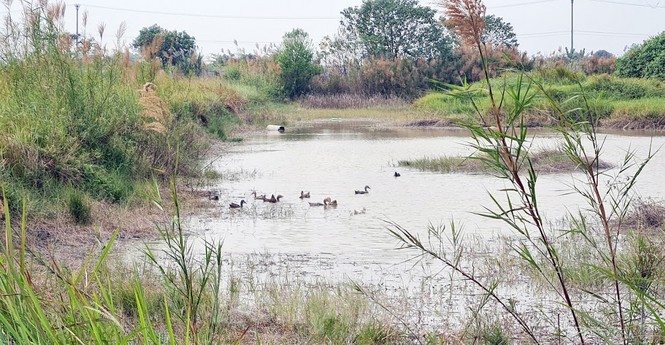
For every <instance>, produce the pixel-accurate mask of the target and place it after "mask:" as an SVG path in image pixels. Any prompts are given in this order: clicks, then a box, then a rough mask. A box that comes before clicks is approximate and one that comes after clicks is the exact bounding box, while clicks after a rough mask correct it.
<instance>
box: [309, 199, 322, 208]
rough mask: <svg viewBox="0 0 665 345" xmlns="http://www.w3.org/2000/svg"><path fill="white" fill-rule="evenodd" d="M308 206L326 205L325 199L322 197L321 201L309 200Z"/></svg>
mask: <svg viewBox="0 0 665 345" xmlns="http://www.w3.org/2000/svg"><path fill="white" fill-rule="evenodd" d="M309 206H311V207H317V206H326V199H323V202H310V203H309Z"/></svg>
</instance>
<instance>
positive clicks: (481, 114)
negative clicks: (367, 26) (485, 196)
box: [391, 0, 665, 344]
mask: <svg viewBox="0 0 665 345" xmlns="http://www.w3.org/2000/svg"><path fill="white" fill-rule="evenodd" d="M443 7H444V9H445V11H446V15H447V17H448V21H447V23H448V25H449V27H450V28H451V29H452V30H455V31H456V33H457V34H458V35H459V36H460V37H463V38H464V39H466V40H468V43H469V44H472V45H474V46H475V47H476V49H477V50H478V53H479V54H480V56H481V60H482V64H483V70H484V74H485V83H484V84H483V86H484V89H483V90H477V89H476V90H473V89H471V88H470V86H469V85H468V84H466V83H464V85H463V86H461V87H458V86H453V85H446V87H447V88H448V90H449V91H448V92H447V94H448V95H450V96H452V97H454V98H457V99H460V100H462V101H463V102H464V103H466V104H470V105H471V106H472V107H473V109H474V113H473V114H472V115H471V116H469V117H468V118H467V119H465V120H463V121H461V122H460V124H461V125H462V126H463V127H464V128H466V129H467V130H469V132H470V134H471V139H472V141H473V142H472V144H471V146H472V147H473V148H474V149H475V150H476V151H478V152H479V153H480V154H476V155H473V156H472V157H471V159H477V160H479V161H481V162H482V163H483V165H485V167H486V168H487V169H489V170H490V171H492V173H493V174H494V175H496V176H498V177H499V178H501V179H503V180H504V181H506V184H507V187H506V188H505V189H503V190H501V191H499V192H498V193H490V199H491V203H492V206H491V207H485V210H486V211H485V212H482V213H480V215H482V216H484V217H487V218H490V219H495V220H498V221H500V222H502V223H503V224H505V225H507V226H508V228H510V229H512V230H513V231H514V233H515V235H516V236H517V240H516V242H515V244H513V246H512V249H513V251H514V253H515V254H516V255H517V256H518V257H519V258H520V259H521V260H522V261H523V263H524V264H525V266H526V267H528V268H530V269H531V270H533V272H534V273H535V274H536V276H538V277H539V278H540V279H542V280H543V281H544V282H546V284H545V285H546V286H547V287H548V288H549V290H550V291H551V292H553V293H554V294H556V296H558V298H559V299H560V302H561V303H562V305H564V306H565V310H566V311H567V313H568V314H569V320H570V322H571V324H572V330H573V334H572V335H568V334H567V332H566V331H565V329H564V330H562V329H561V328H560V326H555V329H553V330H550V331H548V333H546V334H542V333H536V332H535V331H534V328H533V326H532V325H531V323H530V322H529V321H528V319H527V318H526V317H525V316H524V314H522V312H520V311H519V310H518V309H516V308H515V306H514V303H512V302H511V300H510V299H508V298H505V297H503V296H502V295H501V294H500V293H499V292H498V290H497V288H498V286H499V282H498V280H496V279H482V278H480V277H478V276H476V275H475V274H474V271H473V270H469V269H468V268H466V266H465V265H464V264H463V263H464V262H468V261H469V260H472V258H469V257H464V256H463V252H462V251H461V250H459V249H458V248H459V244H458V242H459V238H460V235H459V232H458V230H456V227H455V226H454V225H453V226H452V227H451V229H452V233H450V234H448V233H447V232H444V231H442V230H440V229H438V230H437V229H429V231H428V239H427V240H421V239H420V237H419V236H418V235H417V234H415V233H413V232H412V231H410V230H408V229H406V228H405V227H403V226H400V225H397V224H392V225H393V227H392V229H391V233H392V234H393V235H394V236H395V237H397V238H398V239H399V240H400V241H401V242H402V244H403V247H405V248H411V249H415V250H417V251H419V252H421V255H424V256H426V257H431V258H434V259H436V260H438V261H439V262H441V263H442V264H443V265H444V266H446V267H448V268H450V269H452V270H453V271H455V272H456V273H457V274H459V275H461V276H462V277H463V278H464V279H465V280H468V281H471V282H473V283H474V284H475V285H476V286H477V287H478V288H480V290H482V291H483V292H484V294H485V298H486V299H488V300H492V301H494V302H495V303H497V304H498V305H499V306H500V307H501V308H502V309H503V310H504V311H505V313H506V315H509V316H510V317H511V318H512V319H513V320H514V321H515V322H516V324H517V325H519V327H520V328H521V329H522V330H523V332H524V334H525V335H526V336H527V337H529V338H530V341H532V342H534V343H540V342H541V341H544V339H548V338H550V337H555V338H556V337H561V336H563V337H565V339H566V341H573V342H579V343H580V344H585V343H595V342H599V341H604V342H608V343H616V342H619V343H623V344H627V343H629V342H632V341H633V340H634V339H635V338H634V337H632V335H633V334H635V333H637V332H635V331H631V328H629V327H628V325H629V324H632V325H633V326H635V325H636V324H635V323H634V322H632V321H631V320H632V318H630V317H628V316H627V315H626V305H625V299H626V298H627V296H633V297H632V298H631V304H632V305H635V304H639V305H641V306H643V307H644V308H643V309H645V310H648V312H649V317H648V318H646V319H648V320H649V321H648V322H644V323H642V324H641V325H640V326H638V328H639V331H640V332H641V333H644V332H645V331H648V330H650V329H651V330H653V328H654V327H655V329H656V330H658V331H659V332H661V333H662V332H663V330H665V328H664V327H663V325H664V323H663V322H662V321H661V315H662V313H663V310H665V309H663V304H662V303H660V302H659V301H658V299H657V298H656V297H655V295H654V294H653V293H651V292H649V289H645V288H644V286H645V281H640V280H631V279H629V278H628V277H630V276H631V275H629V272H630V271H631V270H632V271H635V269H634V268H633V269H630V268H629V267H630V265H629V266H628V267H627V266H623V267H622V265H621V264H620V260H619V257H620V253H619V247H621V246H622V244H623V243H622V242H621V238H622V237H621V233H622V232H625V231H627V229H625V227H624V226H623V224H624V219H625V217H626V214H627V213H628V210H629V209H630V205H631V201H632V200H633V198H634V196H635V194H634V191H633V187H634V186H635V181H636V179H637V178H638V177H639V175H640V173H641V172H642V170H643V169H644V167H645V166H646V164H647V163H648V162H649V160H650V159H651V157H652V156H653V154H654V152H652V151H651V150H650V151H649V152H648V153H647V156H646V158H645V159H643V160H637V159H636V158H635V154H634V152H630V151H629V152H628V153H627V155H626V157H625V158H624V161H623V164H622V165H621V167H620V168H619V169H618V170H619V171H618V173H616V174H615V175H612V174H610V172H609V171H608V170H607V168H606V167H603V166H601V165H600V164H601V160H600V156H601V153H602V148H603V140H602V138H600V137H599V135H598V133H597V126H598V123H599V121H600V119H601V117H602V116H601V114H599V112H598V111H597V109H595V108H594V107H593V106H591V101H590V99H588V98H587V96H586V95H585V93H584V92H583V88H582V87H581V83H580V81H575V82H576V84H577V85H578V88H579V90H581V91H580V92H579V93H578V94H576V95H575V98H576V99H579V102H580V103H578V104H580V108H578V109H573V110H572V111H564V110H563V108H562V106H561V105H560V104H559V102H558V101H557V100H555V99H554V98H553V97H552V96H551V95H549V94H548V92H547V88H546V85H545V84H544V83H543V82H542V81H541V80H539V79H538V78H536V77H534V76H533V75H530V74H525V73H518V74H517V77H516V78H512V79H508V78H504V79H503V80H502V82H501V83H499V84H498V85H497V83H496V82H492V80H490V72H489V67H488V60H487V58H486V56H487V55H486V47H485V45H484V44H483V43H482V41H481V39H480V37H481V35H482V32H483V30H484V23H483V21H482V17H483V15H484V13H485V7H484V5H483V4H482V2H481V1H480V0H446V1H444V2H443ZM537 95H540V97H544V98H545V99H546V100H547V101H548V102H549V103H550V106H551V107H552V109H554V110H555V111H554V114H555V117H554V118H553V122H554V123H555V126H554V127H553V129H554V130H555V131H556V132H557V133H558V134H559V137H560V140H561V143H560V147H561V150H562V151H563V152H564V153H565V155H566V157H567V159H568V160H569V161H570V162H571V163H572V164H573V165H574V166H576V167H577V171H578V174H580V175H581V176H583V177H581V178H580V177H578V176H579V175H576V176H575V177H574V178H575V181H577V182H580V181H581V182H583V183H581V185H578V184H572V185H571V188H572V191H573V192H576V193H578V194H579V195H581V196H582V197H583V198H584V199H585V200H586V202H587V204H588V205H587V206H588V209H589V210H590V212H588V213H585V212H583V211H579V212H575V211H572V212H571V214H570V215H569V217H568V219H569V225H568V227H567V230H564V231H559V230H556V229H553V228H550V227H549V226H548V222H546V220H545V218H544V216H543V214H544V211H545V210H544V209H543V206H541V205H540V204H539V202H538V201H539V200H538V196H539V191H538V188H537V187H538V183H537V182H538V173H537V171H536V170H535V168H534V163H535V162H534V160H533V159H534V156H533V153H531V152H530V147H529V143H530V140H529V133H528V128H527V126H526V124H525V117H524V113H525V111H527V109H529V107H531V106H533V104H534V100H535V99H536V97H537ZM479 96H480V97H486V98H487V99H489V100H488V101H486V102H485V106H484V107H480V106H479V104H478V103H477V102H476V98H477V97H479ZM604 181H609V182H607V183H605V182H604ZM568 237H569V238H572V239H573V241H575V242H574V243H576V245H577V246H580V247H581V248H583V250H584V251H586V252H588V253H590V255H591V257H592V258H593V260H591V261H588V262H575V263H573V262H569V261H567V259H566V255H564V254H565V252H566V249H567V248H565V247H564V246H563V245H562V242H561V241H560V239H561V238H568ZM448 241H450V242H451V243H452V249H451V248H450V246H447V245H445V244H446V242H448ZM636 248H637V249H636V250H637V251H638V252H639V253H642V254H640V255H638V256H637V258H636V259H632V262H634V263H635V264H634V265H636V266H640V267H641V269H640V270H638V271H642V272H652V271H653V270H652V269H651V268H650V267H653V263H654V262H655V260H654V259H648V258H649V256H648V254H646V253H648V251H649V250H648V249H647V248H648V246H645V245H644V244H640V242H638V244H637V245H636ZM644 255H647V256H646V258H645V257H644ZM574 265H581V266H588V267H589V268H591V270H593V271H594V272H596V273H597V274H599V275H600V276H602V277H604V278H605V279H606V281H607V282H608V283H609V285H606V284H600V286H599V287H598V289H599V290H591V289H584V288H578V287H577V286H575V284H574V283H572V282H571V279H570V277H569V276H568V275H567V273H566V272H567V269H568V268H569V267H570V266H574ZM649 281H650V282H651V281H653V280H649ZM605 289H609V290H610V291H612V297H610V298H600V296H601V295H603V293H604V292H606V290H605ZM645 290H646V291H645ZM586 301H595V302H597V303H599V304H600V305H602V306H603V308H600V309H604V310H605V311H606V312H605V313H599V309H598V308H594V309H591V308H589V307H586V306H585V305H586V304H585V303H582V302H586ZM482 304H484V302H483V303H482ZM638 309H639V308H638ZM631 310H636V309H635V307H631ZM550 322H551V324H553V325H560V321H559V320H553V321H550ZM631 332H632V333H631Z"/></svg>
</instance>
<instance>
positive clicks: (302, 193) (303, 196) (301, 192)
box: [300, 190, 309, 199]
mask: <svg viewBox="0 0 665 345" xmlns="http://www.w3.org/2000/svg"><path fill="white" fill-rule="evenodd" d="M305 198H309V192H307V193H305V191H302V190H301V191H300V199H305Z"/></svg>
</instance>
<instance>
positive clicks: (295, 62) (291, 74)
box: [275, 29, 320, 98]
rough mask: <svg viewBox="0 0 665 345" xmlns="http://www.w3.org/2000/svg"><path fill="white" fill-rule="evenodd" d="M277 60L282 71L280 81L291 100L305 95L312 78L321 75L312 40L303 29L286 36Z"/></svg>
mask: <svg viewBox="0 0 665 345" xmlns="http://www.w3.org/2000/svg"><path fill="white" fill-rule="evenodd" d="M275 59H276V60H277V63H278V64H279V66H280V67H281V69H282V71H281V74H280V79H281V82H282V87H283V89H284V93H285V94H286V96H288V97H289V98H295V97H298V96H300V95H302V94H304V93H305V91H307V87H308V86H309V82H310V80H311V79H312V77H313V76H315V75H316V74H318V73H320V68H319V66H317V65H315V64H314V48H313V45H312V40H311V39H310V38H309V35H308V34H307V33H306V32H305V31H303V30H302V29H294V30H293V31H291V32H288V33H286V34H285V35H284V37H283V38H282V45H281V47H280V49H279V51H278V52H277V56H276V57H275Z"/></svg>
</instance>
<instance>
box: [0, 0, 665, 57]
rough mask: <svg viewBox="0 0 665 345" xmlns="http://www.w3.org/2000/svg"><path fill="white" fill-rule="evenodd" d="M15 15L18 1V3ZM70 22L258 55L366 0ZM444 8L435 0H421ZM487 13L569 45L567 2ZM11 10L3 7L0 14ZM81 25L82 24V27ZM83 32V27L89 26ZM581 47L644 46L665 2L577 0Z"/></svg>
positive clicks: (105, 15)
mask: <svg viewBox="0 0 665 345" xmlns="http://www.w3.org/2000/svg"><path fill="white" fill-rule="evenodd" d="M14 2H15V4H14V8H13V10H12V13H15V11H16V8H17V7H16V6H18V4H16V3H19V1H14ZM65 3H66V4H67V13H66V27H67V29H69V30H70V31H71V32H74V31H75V28H76V10H75V7H74V4H76V3H79V4H80V5H81V7H80V16H81V17H82V14H83V11H88V25H87V27H86V28H85V31H86V33H87V34H89V35H90V34H92V35H93V36H94V35H96V32H97V26H98V25H99V24H100V23H104V24H106V34H105V35H106V37H107V39H108V40H105V41H106V42H107V47H108V48H115V44H114V43H112V42H114V41H115V39H114V38H113V36H114V35H115V32H116V30H117V29H118V27H119V26H120V23H121V22H123V21H124V22H125V24H126V26H127V31H126V33H125V35H124V42H125V43H126V44H127V45H129V44H131V42H132V40H133V39H134V38H135V37H136V36H137V35H138V32H139V30H140V29H141V28H143V27H147V26H150V25H153V24H158V25H159V26H161V27H163V28H165V29H168V30H178V31H186V32H187V33H188V34H190V35H192V36H194V37H195V38H196V42H197V45H198V46H199V50H200V51H201V52H202V53H203V54H204V55H206V56H207V55H210V54H214V53H220V52H222V51H224V52H225V51H226V50H227V49H230V50H231V51H232V52H236V51H237V48H236V46H235V45H234V43H233V41H234V40H237V42H238V46H240V47H242V48H245V50H246V51H247V52H252V51H254V50H255V49H256V46H257V45H258V46H261V47H262V46H265V45H267V44H270V43H275V44H279V42H281V39H282V36H283V35H284V33H286V32H288V31H291V30H292V29H294V28H301V29H303V30H305V31H306V32H307V33H308V34H309V35H310V37H311V38H312V40H313V42H314V44H315V45H316V46H318V43H319V42H320V41H321V39H322V38H323V37H324V36H326V35H333V34H335V33H336V32H337V29H338V28H339V20H340V17H341V16H340V12H341V11H342V10H343V9H344V8H347V7H350V6H360V5H361V4H362V0H325V1H324V0H190V1H176V0H161V1H160V0H114V1H108V0H106V1H105V0H80V1H72V0H66V1H65ZM420 3H421V4H423V5H427V6H431V7H433V8H436V9H439V8H438V7H437V5H436V2H433V1H431V0H420ZM485 5H486V6H487V13H488V14H494V15H497V16H500V17H503V18H504V20H505V21H507V22H509V23H511V24H512V25H513V27H514V29H515V33H516V34H517V38H518V41H519V43H520V49H522V50H523V51H526V52H527V53H528V54H529V55H534V54H537V53H541V54H544V55H548V54H550V53H552V52H555V51H557V50H558V49H563V48H564V47H569V46H570V7H571V2H570V1H568V0H485ZM6 12H7V10H6V9H4V8H0V14H3V15H4V14H5V13H6ZM80 25H81V24H80ZM80 27H81V31H82V32H83V31H84V29H82V26H80ZM574 31H575V34H574V47H575V48H576V49H578V50H579V49H582V48H586V51H587V52H589V51H596V50H600V49H605V50H607V51H609V52H611V53H614V54H617V55H621V54H622V53H623V52H624V49H625V48H626V47H627V46H630V45H632V44H634V43H642V42H643V41H644V40H646V39H648V38H649V37H653V36H655V35H657V34H659V33H660V32H663V31H665V0H575V3H574Z"/></svg>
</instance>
